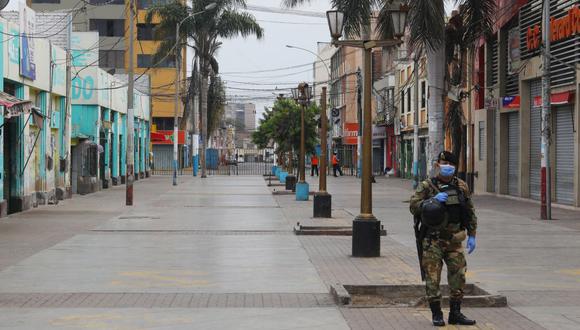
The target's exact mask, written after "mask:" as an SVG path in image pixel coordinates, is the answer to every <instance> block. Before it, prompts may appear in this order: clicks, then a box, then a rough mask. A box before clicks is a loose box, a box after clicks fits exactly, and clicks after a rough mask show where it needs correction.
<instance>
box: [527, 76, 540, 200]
mask: <svg viewBox="0 0 580 330" xmlns="http://www.w3.org/2000/svg"><path fill="white" fill-rule="evenodd" d="M541 94H542V81H541V80H534V81H533V82H532V84H531V89H530V100H531V103H532V105H531V108H530V198H532V199H537V200H539V199H540V197H541V190H540V183H541V174H540V171H541V167H542V161H541V156H542V155H541V153H542V151H541V145H542V107H541V106H540V107H534V102H533V100H534V98H535V97H536V96H541Z"/></svg>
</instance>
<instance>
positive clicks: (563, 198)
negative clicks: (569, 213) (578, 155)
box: [555, 106, 574, 204]
mask: <svg viewBox="0 0 580 330" xmlns="http://www.w3.org/2000/svg"><path fill="white" fill-rule="evenodd" d="M573 113H574V112H573V108H572V107H571V106H566V107H560V108H557V109H556V127H555V128H556V130H555V131H556V132H555V133H556V201H557V202H558V203H560V204H574V126H573V125H574V124H573V122H574V117H573Z"/></svg>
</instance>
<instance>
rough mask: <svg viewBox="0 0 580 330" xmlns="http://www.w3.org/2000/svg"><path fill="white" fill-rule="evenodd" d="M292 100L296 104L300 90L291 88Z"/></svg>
mask: <svg viewBox="0 0 580 330" xmlns="http://www.w3.org/2000/svg"><path fill="white" fill-rule="evenodd" d="M291 90H292V99H294V101H296V102H298V100H300V89H299V88H292V89H291Z"/></svg>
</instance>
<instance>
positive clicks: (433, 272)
mask: <svg viewBox="0 0 580 330" xmlns="http://www.w3.org/2000/svg"><path fill="white" fill-rule="evenodd" d="M443 262H445V264H446V265H447V283H448V284H449V298H450V299H452V300H462V299H463V290H464V289H465V271H466V269H467V263H466V261H465V254H464V250H463V245H462V242H461V241H459V242H452V241H449V240H443V239H431V238H425V239H424V240H423V261H422V266H423V269H424V271H425V291H426V293H427V299H428V300H429V302H430V303H431V302H441V289H440V288H439V284H440V283H441V271H442V269H443Z"/></svg>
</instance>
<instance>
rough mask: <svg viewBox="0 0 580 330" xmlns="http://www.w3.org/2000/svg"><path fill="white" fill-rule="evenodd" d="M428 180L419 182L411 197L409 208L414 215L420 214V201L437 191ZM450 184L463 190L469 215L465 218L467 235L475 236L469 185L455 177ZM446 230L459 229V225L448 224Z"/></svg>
mask: <svg viewBox="0 0 580 330" xmlns="http://www.w3.org/2000/svg"><path fill="white" fill-rule="evenodd" d="M429 180H430V179H429ZM429 180H425V181H423V182H421V184H419V186H418V187H417V190H416V191H415V194H414V195H413V196H412V197H411V201H410V205H409V208H410V210H411V213H412V214H413V215H415V216H420V215H421V203H422V202H423V201H424V200H426V199H429V198H431V197H433V196H435V195H436V194H437V192H436V191H435V190H434V189H433V188H432V187H431V184H430V181H429ZM452 184H453V185H455V186H457V187H459V189H461V190H462V191H463V194H464V195H465V197H466V199H467V201H466V206H467V214H468V217H469V219H467V221H466V223H467V228H466V229H467V235H469V236H474V237H475V235H476V231H477V216H476V215H475V207H474V206H473V201H472V200H471V193H470V191H469V187H468V186H467V183H465V181H463V180H461V179H459V178H457V177H454V178H453V181H452ZM439 186H441V183H439ZM438 188H439V187H438ZM447 230H448V231H450V232H452V233H455V232H458V231H460V226H459V225H453V224H449V226H448V227H447Z"/></svg>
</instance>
